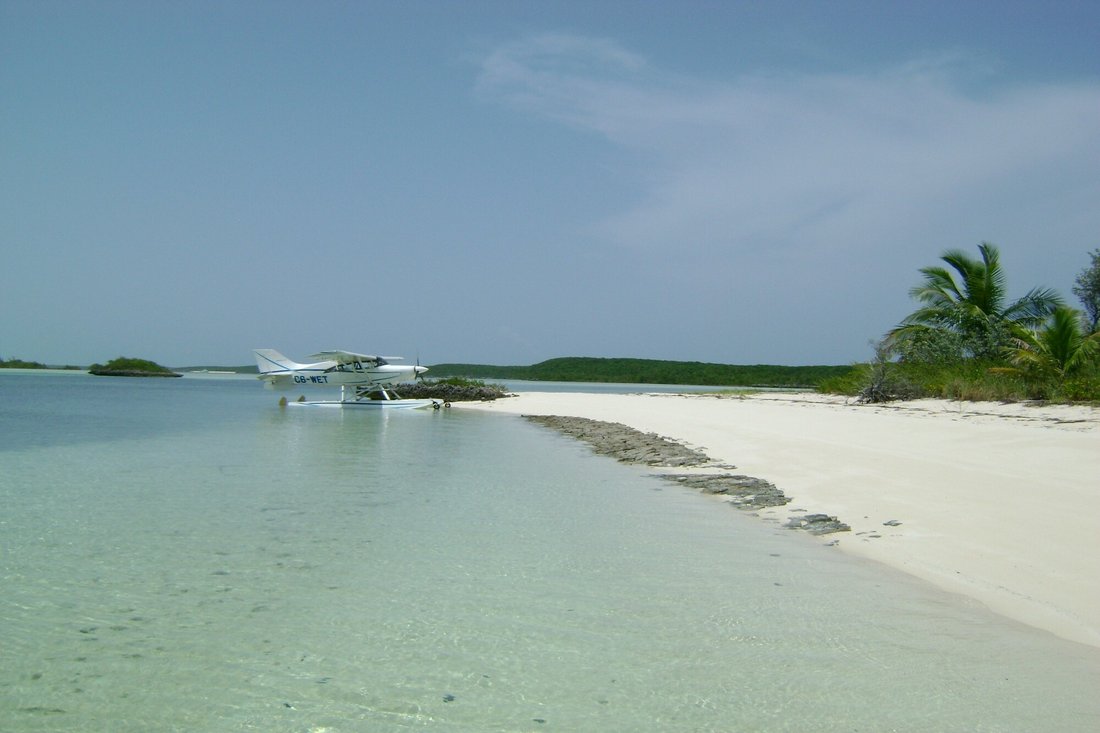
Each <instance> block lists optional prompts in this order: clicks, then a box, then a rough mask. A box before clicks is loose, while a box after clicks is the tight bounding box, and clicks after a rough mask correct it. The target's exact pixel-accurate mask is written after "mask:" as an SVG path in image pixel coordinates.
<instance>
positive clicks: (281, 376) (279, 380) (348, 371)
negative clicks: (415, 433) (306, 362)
mask: <svg viewBox="0 0 1100 733" xmlns="http://www.w3.org/2000/svg"><path fill="white" fill-rule="evenodd" d="M421 369H422V370H423V368H422V367H421ZM416 374H417V367H414V366H403V365H402V366H399V365H397V364H382V365H379V366H372V367H363V366H360V367H359V368H355V367H354V366H353V365H350V364H341V365H340V366H337V367H335V368H312V367H306V368H300V369H293V370H288V371H286V372H282V373H280V372H268V373H266V374H263V375H262V378H263V379H264V380H265V381H267V382H268V383H269V384H271V386H272V387H275V388H291V387H295V386H303V387H305V386H311V385H312V386H318V387H344V386H367V385H373V384H379V385H381V384H398V383H400V382H411V381H412V380H414V379H415V378H416Z"/></svg>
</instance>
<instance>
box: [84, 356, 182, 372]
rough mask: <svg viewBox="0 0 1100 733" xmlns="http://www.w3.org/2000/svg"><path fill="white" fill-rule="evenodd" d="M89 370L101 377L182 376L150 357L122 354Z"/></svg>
mask: <svg viewBox="0 0 1100 733" xmlns="http://www.w3.org/2000/svg"><path fill="white" fill-rule="evenodd" d="M88 371H89V372H90V373H92V374H95V375H97V376H101V377H182V376H183V375H182V374H180V373H178V372H174V371H172V370H171V369H169V368H168V367H163V366H161V365H160V364H157V363H156V362H152V361H149V360H148V359H134V358H131V357H126V356H120V357H118V358H117V359H111V360H110V361H109V362H107V363H106V364H92V365H91V366H90V367H88Z"/></svg>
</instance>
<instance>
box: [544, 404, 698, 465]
mask: <svg viewBox="0 0 1100 733" xmlns="http://www.w3.org/2000/svg"><path fill="white" fill-rule="evenodd" d="M524 417H526V418H527V419H528V420H530V421H532V422H536V423H538V424H540V425H544V426H546V427H548V428H552V429H554V430H557V431H558V432H560V433H564V434H565V435H568V436H571V437H573V438H577V439H578V440H583V441H584V442H586V443H588V444H589V445H591V446H592V450H594V451H595V452H596V453H599V454H601V455H606V456H611V457H613V458H616V459H618V460H619V461H622V462H623V463H641V464H644V465H647V466H702V465H704V464H707V463H710V458H708V457H707V455H706V454H705V453H702V452H700V451H697V450H692V449H691V448H688V447H687V446H684V445H680V444H679V443H676V442H674V441H672V440H669V439H668V438H663V437H661V436H660V435H657V434H656V433H643V432H641V431H640V430H635V429H634V428H631V427H627V426H626V425H623V424H622V423H612V422H604V421H602V420H590V419H588V418H585V417H561V416H558V415H524Z"/></svg>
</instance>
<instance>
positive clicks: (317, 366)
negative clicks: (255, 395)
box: [252, 349, 442, 409]
mask: <svg viewBox="0 0 1100 733" xmlns="http://www.w3.org/2000/svg"><path fill="white" fill-rule="evenodd" d="M252 353H253V354H255V356H256V366H257V367H259V369H260V375H259V378H260V379H261V380H263V381H264V386H265V387H267V388H269V389H294V388H295V387H339V388H340V399H339V400H323V401H305V400H299V401H298V402H291V403H288V404H296V405H321V406H334V407H357V406H361V407H406V408H415V407H434V408H436V409H438V408H439V407H441V406H442V403H441V402H440V401H439V400H430V399H426V400H407V399H402V398H401V397H400V396H399V395H398V394H397V393H396V392H394V391H393V390H392V389H390V386H392V385H394V384H398V383H400V382H410V381H413V380H415V379H416V378H417V377H419V376H420V375H421V374H423V373H424V372H426V371H428V368H427V367H422V366H420V365H419V364H417V365H416V366H404V365H398V364H390V361H391V360H393V361H400V360H401V357H399V356H372V355H369V354H356V353H354V352H351V351H322V352H319V353H317V354H312V355H311V356H310V357H309V358H310V359H320V361H316V362H313V363H311V364H299V363H298V362H296V361H292V360H291V359H288V358H287V357H285V356H283V355H282V354H280V353H279V352H278V351H275V350H274V349H254V350H253V351H252Z"/></svg>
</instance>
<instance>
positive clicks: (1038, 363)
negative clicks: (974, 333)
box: [1007, 306, 1100, 382]
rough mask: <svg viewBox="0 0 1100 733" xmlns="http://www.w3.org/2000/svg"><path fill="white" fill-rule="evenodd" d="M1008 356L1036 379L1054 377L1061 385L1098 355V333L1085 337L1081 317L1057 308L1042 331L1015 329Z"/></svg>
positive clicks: (1099, 345)
mask: <svg viewBox="0 0 1100 733" xmlns="http://www.w3.org/2000/svg"><path fill="white" fill-rule="evenodd" d="M1007 354H1008V357H1009V359H1010V360H1011V361H1012V362H1013V363H1014V364H1016V365H1017V366H1019V367H1021V368H1022V369H1023V370H1024V371H1025V372H1031V373H1032V374H1033V375H1036V376H1039V377H1051V376H1053V377H1055V378H1056V379H1057V380H1058V381H1059V382H1061V381H1063V380H1064V379H1065V378H1066V377H1068V376H1071V375H1073V374H1074V373H1075V372H1078V371H1080V370H1081V369H1082V368H1084V367H1085V366H1086V365H1087V364H1089V363H1090V362H1091V361H1092V359H1093V358H1094V357H1096V356H1097V355H1098V354H1100V331H1098V332H1095V333H1092V334H1088V333H1087V332H1086V331H1085V329H1084V328H1083V321H1082V319H1081V314H1080V313H1079V312H1078V311H1076V310H1074V309H1073V308H1068V307H1066V306H1060V307H1058V308H1056V309H1055V310H1054V312H1053V313H1052V314H1051V316H1050V321H1049V322H1048V323H1047V325H1046V326H1045V327H1044V328H1042V329H1041V330H1039V331H1030V330H1028V329H1023V328H1019V329H1017V331H1016V334H1015V343H1014V345H1013V346H1011V347H1009V349H1008V350H1007Z"/></svg>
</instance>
